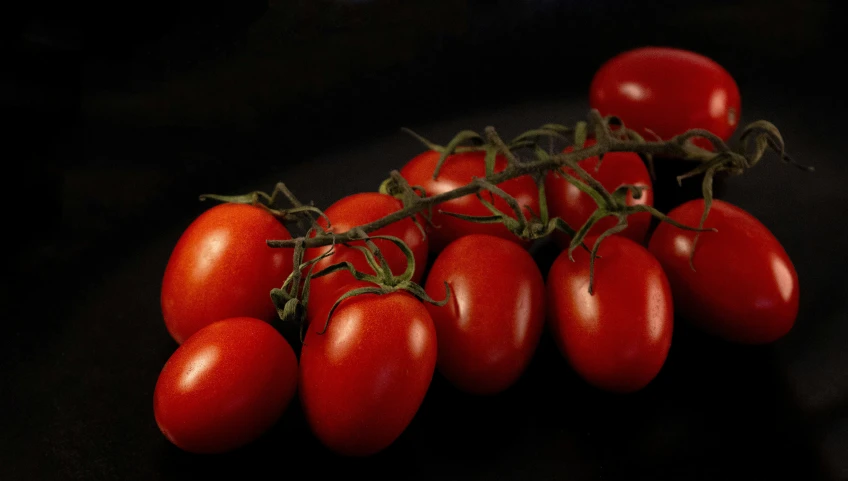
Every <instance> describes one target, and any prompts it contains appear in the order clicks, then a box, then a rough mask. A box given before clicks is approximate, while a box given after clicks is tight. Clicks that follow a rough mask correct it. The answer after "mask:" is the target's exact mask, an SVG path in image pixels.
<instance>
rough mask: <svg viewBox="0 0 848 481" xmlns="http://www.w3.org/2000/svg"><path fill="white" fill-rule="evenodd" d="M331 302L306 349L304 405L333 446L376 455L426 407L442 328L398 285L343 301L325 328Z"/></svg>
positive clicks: (313, 327)
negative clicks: (388, 290) (437, 342)
mask: <svg viewBox="0 0 848 481" xmlns="http://www.w3.org/2000/svg"><path fill="white" fill-rule="evenodd" d="M365 285H368V284H367V283H363V282H358V283H355V284H352V285H349V286H346V287H343V288H342V289H340V290H339V291H338V292H337V294H338V295H337V296H336V297H338V296H341V295H342V294H343V293H344V292H345V291H346V290H349V289H353V288H356V287H361V286H365ZM331 306H332V303H327V304H324V305H323V307H322V308H321V312H320V314H318V315H317V316H316V317H315V320H314V321H313V322H312V323H311V324H310V325H309V328H308V332H307V334H306V337H305V339H304V343H303V347H302V348H301V354H300V384H299V386H300V387H299V392H300V400H301V405H302V406H303V412H304V414H305V417H306V420H307V422H308V424H309V427H310V429H311V430H312V432H313V433H314V434H315V436H316V438H318V440H319V441H321V442H322V443H323V444H324V445H325V446H326V447H327V448H329V449H330V450H332V451H334V452H336V453H339V454H343V455H348V456H367V455H371V454H374V453H377V452H379V451H381V450H383V449H385V448H386V447H388V446H389V445H391V444H392V443H393V442H395V440H396V439H397V438H398V437H399V436H400V435H401V434H402V433H403V431H404V430H405V429H406V427H407V426H408V425H409V423H410V422H411V421H412V419H413V417H414V416H415V414H416V413H417V411H418V409H419V407H420V406H421V403H422V402H423V400H424V395H425V394H426V392H427V389H428V388H429V386H430V382H431V380H432V378H433V373H434V371H435V368H436V355H437V350H436V329H435V328H434V327H433V321H432V320H431V319H430V315H429V314H428V313H427V309H425V308H424V306H423V305H422V304H421V302H420V301H418V299H416V298H414V297H413V296H412V295H410V294H408V293H406V292H401V291H397V292H392V293H388V294H382V295H376V294H363V295H359V296H354V297H351V298H348V299H346V300H344V301H342V302H341V303H340V304H339V306H338V307H337V309H336V310H335V312H334V313H333V316H332V318H331V319H330V321H329V324H328V325H327V329H326V331H325V332H323V334H321V333H320V332H321V331H322V330H323V329H324V326H325V320H326V316H327V314H328V313H329V311H330V307H331Z"/></svg>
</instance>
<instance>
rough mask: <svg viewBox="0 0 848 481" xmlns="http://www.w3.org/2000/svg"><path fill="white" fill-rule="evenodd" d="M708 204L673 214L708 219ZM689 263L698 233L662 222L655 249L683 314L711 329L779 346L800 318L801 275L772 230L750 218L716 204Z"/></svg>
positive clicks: (691, 220) (690, 220)
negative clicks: (693, 268) (774, 342)
mask: <svg viewBox="0 0 848 481" xmlns="http://www.w3.org/2000/svg"><path fill="white" fill-rule="evenodd" d="M703 209H704V201H703V199H695V200H691V201H689V202H686V203H684V204H682V205H680V206H678V207H676V208H674V209H673V210H672V211H671V212H669V214H668V215H669V217H671V218H672V219H674V220H676V221H678V222H680V223H682V224H686V225H693V226H696V225H698V223H699V222H700V221H701V215H702V213H703ZM705 227H708V228H709V227H714V228H716V229H717V230H718V231H717V232H702V233H701V235H700V236H699V237H698V243H697V245H696V246H695V256H694V258H693V263H694V266H695V270H694V271H693V270H692V268H691V267H690V265H689V257H690V255H691V253H692V243H693V239H694V237H695V233H694V232H692V231H687V230H683V229H680V228H677V227H674V226H672V225H671V224H667V223H665V222H663V223H661V224H660V225H659V226H658V227H657V229H656V230H655V231H654V233H653V234H652V235H651V240H650V242H649V244H648V248H649V249H650V251H651V252H652V253H653V254H654V255H655V256H656V257H657V259H659V261H660V263H661V264H662V265H663V269H665V272H666V273H667V274H668V278H669V281H670V283H671V287H672V291H673V293H674V304H675V308H676V309H677V311H678V313H679V314H680V315H681V316H683V317H684V318H686V319H689V320H691V321H693V322H694V323H695V324H696V325H698V326H700V327H701V328H702V329H704V330H706V331H707V332H711V333H713V334H715V335H717V336H719V337H721V338H724V339H726V340H729V341H735V342H740V343H752V344H761V343H768V342H772V341H775V340H777V339H779V338H781V337H783V336H784V335H785V334H786V333H788V332H789V330H790V329H792V326H793V324H794V323H795V318H796V316H797V315H798V275H797V274H796V272H795V267H794V266H793V265H792V261H791V260H790V259H789V256H788V255H787V254H786V251H785V250H784V249H783V246H781V245H780V242H779V241H778V240H777V239H776V238H775V237H774V235H773V234H772V233H771V232H769V230H768V229H767V228H766V227H765V226H764V225H763V224H762V223H761V222H760V221H759V220H757V219H756V218H754V217H753V216H752V215H751V214H750V213H748V212H746V211H744V210H743V209H740V208H739V207H736V206H734V205H732V204H730V203H727V202H724V201H721V200H713V204H712V208H711V209H710V213H709V216H708V217H707V221H706V223H705Z"/></svg>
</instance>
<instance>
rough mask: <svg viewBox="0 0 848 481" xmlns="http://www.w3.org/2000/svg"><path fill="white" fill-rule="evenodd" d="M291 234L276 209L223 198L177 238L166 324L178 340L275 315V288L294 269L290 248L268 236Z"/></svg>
mask: <svg viewBox="0 0 848 481" xmlns="http://www.w3.org/2000/svg"><path fill="white" fill-rule="evenodd" d="M285 239H291V234H290V233H289V231H288V230H287V229H286V227H285V226H284V225H283V224H282V223H281V222H280V221H279V220H278V219H277V218H276V217H274V215H273V214H271V213H270V212H268V211H267V210H266V209H264V208H262V207H258V206H255V205H250V204H238V203H224V204H219V205H216V206H214V207H212V208H210V209H208V210H206V211H205V212H203V213H202V214H201V215H200V216H198V217H197V219H195V220H194V221H193V222H192V223H191V224H190V225H189V226H188V228H186V230H185V231H184V232H183V234H182V235H181V236H180V239H179V240H178V241H177V244H176V246H175V247H174V249H173V251H172V252H171V255H170V258H169V259H168V264H167V266H166V268H165V274H164V277H163V279H162V290H161V298H160V301H161V307H162V315H163V317H164V320H165V326H166V327H167V329H168V332H169V333H170V334H171V337H173V338H174V340H175V341H177V343H183V342H184V341H185V340H186V339H188V338H189V337H190V336H191V335H192V334H194V333H195V332H197V331H198V330H200V329H201V328H203V327H205V326H208V325H209V324H212V323H213V322H215V321H219V320H221V319H226V318H230V317H240V316H246V317H253V318H257V319H262V320H265V321H270V320H272V319H273V318H274V317H275V315H276V308H275V306H274V303H273V301H272V300H271V296H270V292H271V289H273V288H275V287H279V286H281V285H282V284H283V282H285V280H286V277H288V275H289V274H290V273H291V270H292V253H291V250H289V249H274V248H271V247H269V246H268V245H267V244H266V242H265V241H266V240H285Z"/></svg>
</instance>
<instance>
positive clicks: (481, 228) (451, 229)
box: [400, 150, 539, 252]
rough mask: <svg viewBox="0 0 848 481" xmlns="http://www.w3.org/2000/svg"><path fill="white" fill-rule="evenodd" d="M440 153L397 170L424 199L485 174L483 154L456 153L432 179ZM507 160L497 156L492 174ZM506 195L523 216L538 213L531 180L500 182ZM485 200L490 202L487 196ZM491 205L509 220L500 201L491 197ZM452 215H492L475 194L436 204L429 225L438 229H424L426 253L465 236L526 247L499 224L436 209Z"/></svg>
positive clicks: (428, 153)
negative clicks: (492, 238)
mask: <svg viewBox="0 0 848 481" xmlns="http://www.w3.org/2000/svg"><path fill="white" fill-rule="evenodd" d="M440 155H441V154H440V153H439V152H436V151H432V150H429V151H426V152H424V153H422V154H420V155H418V156H416V157H414V158H413V159H412V160H410V161H409V162H408V163H407V164H406V165H405V166H404V167H403V169H401V171H400V173H401V175H402V176H403V178H404V179H406V181H407V182H409V183H410V185H413V186H416V185H417V186H420V187H422V188H424V191H425V192H426V194H427V195H428V196H434V195H438V194H442V193H445V192H447V191H449V190H453V189H456V188H458V187H462V186H463V185H465V184H467V183H469V182H471V181H472V180H473V178H474V177H484V176H485V175H486V164H485V154H484V153H483V152H460V153H456V154H453V155H451V156H449V157H448V158H447V159H446V160H445V163H444V164H443V165H442V168H441V170H440V171H439V176H438V177H437V178H436V179H433V171H434V170H435V169H436V164H437V163H438V161H439V156H440ZM506 166H507V160H506V158H505V157H504V156H502V155H499V156H498V157H496V159H495V172H500V171H502V170H504V169H505V168H506ZM498 187H500V188H501V189H503V190H504V191H505V192H506V193H508V194H510V195H512V196H513V197H515V199H516V200H517V201H518V205H520V206H521V207H522V208H523V209H524V215H525V216H528V217H529V216H530V215H531V210H530V209H532V212H539V195H538V191H537V189H536V184H535V182H533V179H531V178H530V177H527V176H523V177H519V178H516V179H512V180H508V181H506V182H502V183H501V184H499V185H498ZM484 195H486V197H485V198H486V199H487V200H490V199H489V197H488V194H484ZM494 206H495V207H496V208H497V209H498V210H500V211H501V212H504V213H507V214H509V215H510V216H512V217H513V218H514V217H515V213H514V212H513V211H512V209H510V207H509V205H508V204H507V203H506V201H504V200H503V199H502V198H500V197H497V196H495V198H494ZM439 209H441V210H443V211H445V212H454V213H458V214H465V215H473V216H490V215H492V213H491V212H490V211H489V210H488V209H487V208H486V206H484V205H483V204H482V203H481V202H480V201H479V199H477V197H476V196H475V195H467V196H464V197H460V198H458V199H454V200H450V201H447V202H444V203H442V204H439V205H438V206H436V208H434V209H433V218H432V220H433V224H435V225H436V226H439V228H431V227H430V226H429V225H428V226H427V233H428V235H429V236H430V250H431V251H434V252H438V251H441V250H442V249H444V248H445V246H446V245H447V244H449V243H450V242H451V241H452V240H454V239H458V238H459V237H462V236H463V235H467V234H489V235H494V236H497V237H502V238H504V239H508V240H511V241H513V242H517V243H519V244H521V245H524V246H528V245H529V243H528V242H525V241H522V240H521V239H520V238H519V237H517V236H516V235H515V234H513V233H511V232H510V231H509V230H507V228H506V227H504V226H503V224H481V223H476V222H469V221H466V220H462V219H458V218H456V217H452V216H449V215H444V214H440V213H439V212H438V210H439Z"/></svg>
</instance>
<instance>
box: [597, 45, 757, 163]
mask: <svg viewBox="0 0 848 481" xmlns="http://www.w3.org/2000/svg"><path fill="white" fill-rule="evenodd" d="M589 105H590V106H591V107H592V108H593V109H597V110H598V111H599V112H600V113H601V115H604V116H607V115H614V116H617V117H618V118H620V119H621V120H622V121H623V122H624V124H625V125H626V126H627V127H628V128H631V129H633V130H636V131H637V132H638V133H639V134H641V135H642V136H644V137H646V138H647V139H653V138H655V135H657V136H659V137H660V138H661V139H666V140H667V139H670V138H671V137H674V136H675V135H679V134H682V133H684V132H686V131H687V130H690V129H706V130H708V131H710V132H712V133H713V134H715V135H717V136H719V137H720V138H721V139H723V140H725V141H726V140H728V139H729V138H730V137H731V135H732V134H733V132H734V131H735V130H736V127H737V125H738V124H739V118H740V115H741V97H740V94H739V87H738V86H737V85H736V81H735V80H734V79H733V77H732V76H731V74H730V73H729V72H728V71H727V70H726V69H725V68H724V67H722V66H721V65H720V64H718V63H717V62H715V61H714V60H712V59H710V58H708V57H706V56H704V55H702V54H699V53H697V52H693V51H689V50H684V49H679V48H671V47H659V46H646V47H641V48H636V49H633V50H629V51H626V52H622V53H620V54H618V55H616V56H614V57H612V58H611V59H609V60H607V61H606V62H605V63H604V64H603V65H601V67H600V68H599V69H598V70H597V72H596V73H595V75H594V77H593V78H592V82H591V84H590V87H589ZM694 140H695V143H696V145H698V146H700V147H704V148H710V146H711V144H710V143H709V142H707V141H706V140H705V139H702V138H697V139H694Z"/></svg>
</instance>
